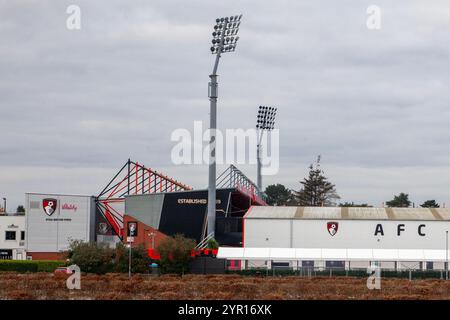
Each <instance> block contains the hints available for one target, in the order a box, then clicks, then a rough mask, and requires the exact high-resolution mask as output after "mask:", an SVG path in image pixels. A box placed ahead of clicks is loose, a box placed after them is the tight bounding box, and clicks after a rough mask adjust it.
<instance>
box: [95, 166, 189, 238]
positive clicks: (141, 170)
mask: <svg viewBox="0 0 450 320" xmlns="http://www.w3.org/2000/svg"><path fill="white" fill-rule="evenodd" d="M187 190H192V188H191V187H189V186H187V185H185V184H182V183H181V182H178V181H177V180H174V179H172V178H170V177H168V176H166V175H164V174H162V173H160V172H157V171H155V170H153V169H150V168H146V167H145V166H143V165H141V164H139V163H138V162H134V161H131V160H130V159H128V161H127V162H126V163H125V164H124V165H123V166H122V168H121V169H120V170H119V172H117V173H116V175H115V176H114V177H113V178H112V179H111V181H110V182H109V183H108V185H107V186H106V187H105V188H104V189H103V190H102V192H100V194H99V195H98V196H97V198H96V206H97V209H98V210H99V212H100V213H101V214H102V215H103V217H104V218H105V219H106V220H107V221H108V223H109V224H110V225H111V227H112V229H113V230H114V232H115V233H116V234H117V235H118V236H119V237H120V238H121V239H122V238H123V228H124V226H123V215H124V212H125V196H127V195H138V194H149V193H164V192H175V191H187Z"/></svg>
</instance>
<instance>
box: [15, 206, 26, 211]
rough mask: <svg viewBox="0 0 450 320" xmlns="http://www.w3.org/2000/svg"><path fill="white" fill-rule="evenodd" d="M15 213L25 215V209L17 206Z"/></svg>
mask: <svg viewBox="0 0 450 320" xmlns="http://www.w3.org/2000/svg"><path fill="white" fill-rule="evenodd" d="M16 212H17V213H25V207H24V206H22V205H20V206H18V207H17V209H16Z"/></svg>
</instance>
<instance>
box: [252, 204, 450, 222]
mask: <svg viewBox="0 0 450 320" xmlns="http://www.w3.org/2000/svg"><path fill="white" fill-rule="evenodd" d="M244 218H246V219H310V220H427V221H433V220H436V221H442V220H446V221H449V220H450V208H368V207H270V206H252V207H251V208H250V209H249V210H248V211H247V213H246V214H245V216H244Z"/></svg>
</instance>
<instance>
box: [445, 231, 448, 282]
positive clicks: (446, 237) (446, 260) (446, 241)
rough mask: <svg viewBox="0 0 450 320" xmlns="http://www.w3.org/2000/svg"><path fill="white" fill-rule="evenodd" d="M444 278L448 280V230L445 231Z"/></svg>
mask: <svg viewBox="0 0 450 320" xmlns="http://www.w3.org/2000/svg"><path fill="white" fill-rule="evenodd" d="M445 279H446V280H448V230H447V231H445Z"/></svg>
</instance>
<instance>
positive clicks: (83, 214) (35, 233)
mask: <svg viewBox="0 0 450 320" xmlns="http://www.w3.org/2000/svg"><path fill="white" fill-rule="evenodd" d="M46 198H52V199H56V200H57V207H56V211H55V212H54V213H53V214H52V215H50V216H49V215H47V214H46V213H45V211H44V208H43V199H46ZM26 209H27V215H26V217H27V219H26V220H27V222H26V227H27V237H26V239H27V244H26V246H27V251H29V252H60V251H65V250H67V249H68V245H69V239H74V240H83V241H86V242H89V241H93V240H94V228H95V205H94V200H93V197H90V196H72V195H52V194H27V195H26Z"/></svg>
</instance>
